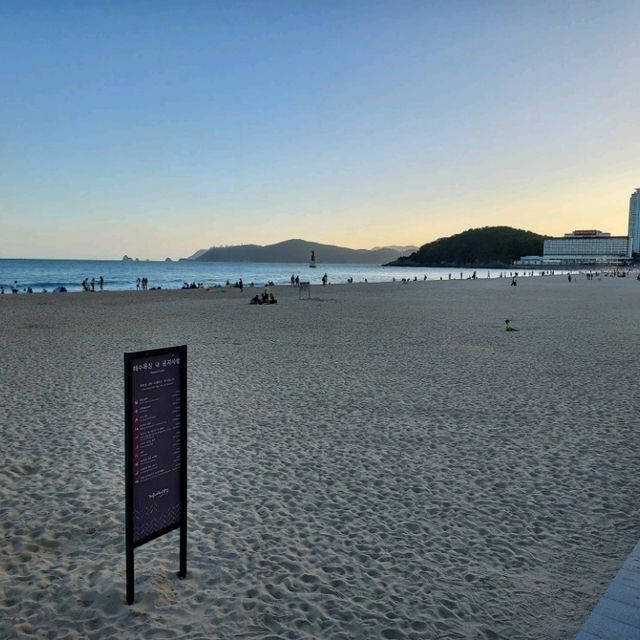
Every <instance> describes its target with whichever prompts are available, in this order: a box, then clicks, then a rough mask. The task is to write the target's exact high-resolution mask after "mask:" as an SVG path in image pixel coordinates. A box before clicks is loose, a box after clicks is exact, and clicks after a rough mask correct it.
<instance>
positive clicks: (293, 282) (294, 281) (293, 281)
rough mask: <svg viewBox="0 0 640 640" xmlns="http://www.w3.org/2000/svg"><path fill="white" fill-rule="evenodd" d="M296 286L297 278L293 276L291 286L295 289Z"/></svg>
mask: <svg viewBox="0 0 640 640" xmlns="http://www.w3.org/2000/svg"><path fill="white" fill-rule="evenodd" d="M295 284H296V277H295V276H294V275H293V274H291V286H292V287H293V286H294V285H295Z"/></svg>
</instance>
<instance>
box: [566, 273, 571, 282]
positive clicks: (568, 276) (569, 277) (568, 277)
mask: <svg viewBox="0 0 640 640" xmlns="http://www.w3.org/2000/svg"><path fill="white" fill-rule="evenodd" d="M567 280H568V281H569V282H571V274H570V273H569V274H568V275H567Z"/></svg>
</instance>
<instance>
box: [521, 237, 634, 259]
mask: <svg viewBox="0 0 640 640" xmlns="http://www.w3.org/2000/svg"><path fill="white" fill-rule="evenodd" d="M630 261H631V238H630V237H629V236H612V235H611V234H610V233H603V232H602V231H598V230H597V229H589V230H578V231H573V232H572V233H565V234H564V237H562V238H548V239H547V240H545V241H544V250H543V255H542V257H540V256H524V257H523V258H520V260H519V261H518V262H517V263H516V264H520V265H523V266H534V265H544V266H557V267H560V266H567V267H569V266H606V265H622V264H627V263H628V262H630Z"/></svg>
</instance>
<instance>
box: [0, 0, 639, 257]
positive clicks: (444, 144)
mask: <svg viewBox="0 0 640 640" xmlns="http://www.w3.org/2000/svg"><path fill="white" fill-rule="evenodd" d="M639 30H640V2H638V1H637V0H630V1H616V0H613V1H611V2H605V1H602V2H591V1H589V0H581V1H579V2H572V1H563V2H558V1H557V0H554V1H552V2H536V1H534V0H532V1H527V2H524V1H511V0H501V1H493V0H485V1H482V2H478V1H476V0H472V1H465V0H448V1H437V0H434V1H431V2H428V1H424V0H420V1H409V0H388V1H383V2H381V1H376V0H368V1H366V2H361V1H359V0H340V1H337V2H333V1H330V0H326V1H320V0H316V1H314V2H311V1H309V0H295V1H291V2H288V1H278V0H273V1H269V2H263V1H258V2H249V1H243V0H235V1H232V2H231V1H230V2H225V1H222V0H220V1H215V2H213V1H212V2H199V1H189V0H184V1H182V0H180V1H178V0H175V1H174V2H163V1H162V0H154V1H153V2H140V1H126V2H125V1H119V0H114V1H112V2H92V1H91V0H87V1H85V2H78V1H73V2H71V1H65V0H57V1H56V2H50V1H49V0H48V1H47V2H35V1H33V2H30V1H29V0H22V1H20V2H12V1H5V2H3V3H1V4H0V82H1V85H0V87H1V89H0V257H4V258H14V257H15V258H18V257H25V258H81V259H89V258H95V259H119V258H121V257H122V256H123V255H124V254H128V255H129V256H134V257H139V258H141V259H145V258H146V259H164V258H166V257H172V258H179V257H185V256H188V255H190V254H192V253H194V252H195V251H196V250H197V249H201V248H207V247H210V246H214V245H228V244H242V243H257V244H270V243H273V242H278V241H281V240H285V239H289V238H304V239H306V240H311V241H316V242H323V243H327V244H337V245H341V246H348V247H353V248H370V247H373V246H382V245H391V244H394V245H406V244H414V245H422V244H424V243H426V242H429V241H432V240H435V239H436V238H439V237H443V236H448V235H451V234H454V233H458V232H460V231H463V230H465V229H469V228H473V227H481V226H487V225H510V226H514V227H518V228H522V229H528V230H531V231H535V232H538V233H544V234H550V235H562V234H564V233H565V232H568V231H571V230H573V229H585V228H597V229H602V230H603V231H609V232H611V233H613V234H621V235H626V232H627V217H628V210H629V197H630V195H631V193H632V191H633V190H634V189H635V188H637V187H638V186H640V82H639V81H638V79H639V78H640V39H639V38H638V32H639Z"/></svg>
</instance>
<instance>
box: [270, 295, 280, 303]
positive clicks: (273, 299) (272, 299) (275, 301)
mask: <svg viewBox="0 0 640 640" xmlns="http://www.w3.org/2000/svg"><path fill="white" fill-rule="evenodd" d="M269 304H278V301H277V300H276V299H275V298H274V297H273V293H270V294H269Z"/></svg>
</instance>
